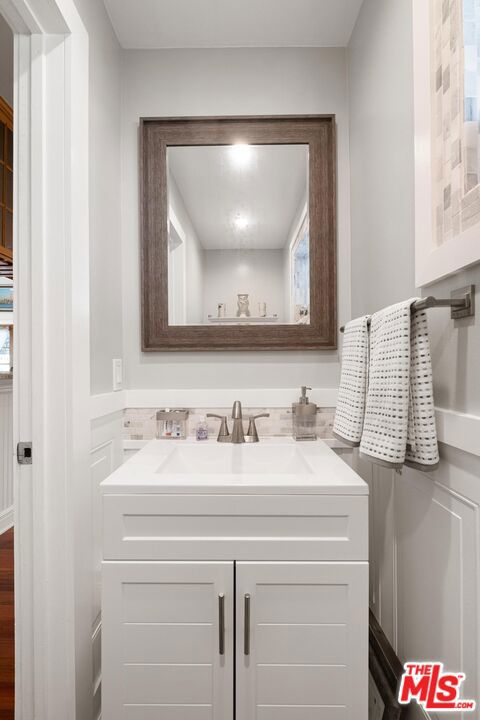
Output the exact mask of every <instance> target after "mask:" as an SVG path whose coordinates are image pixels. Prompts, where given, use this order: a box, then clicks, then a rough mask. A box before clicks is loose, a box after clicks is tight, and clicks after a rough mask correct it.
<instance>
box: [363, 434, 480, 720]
mask: <svg viewBox="0 0 480 720" xmlns="http://www.w3.org/2000/svg"><path fill="white" fill-rule="evenodd" d="M354 467H355V469H356V470H357V472H359V474H360V475H361V476H362V477H363V478H364V479H365V480H366V481H367V482H368V484H369V487H370V493H371V494H370V572H371V577H370V602H371V607H372V610H373V611H374V613H375V615H376V617H377V618H378V620H379V622H380V623H381V624H382V627H383V629H384V631H385V633H386V634H387V636H388V638H389V640H390V642H391V643H392V645H393V647H394V648H395V650H396V652H397V654H398V655H399V657H400V659H401V660H402V661H406V660H441V661H442V662H444V663H445V664H446V665H447V667H448V669H450V670H452V671H461V672H465V673H466V675H467V679H466V680H465V683H464V685H463V687H462V693H463V696H464V697H468V698H475V699H477V701H478V698H479V696H480V695H479V693H480V616H479V613H478V607H479V601H480V598H479V588H480V540H479V538H480V533H479V530H480V515H479V506H480V460H479V458H478V457H476V456H475V455H473V454H469V453H465V452H462V451H460V450H458V449H454V448H452V447H446V446H444V445H441V462H440V466H439V468H438V470H436V471H435V472H433V473H424V472H419V471H418V470H412V469H410V468H404V469H403V470H402V472H401V473H396V472H394V471H391V470H386V469H384V468H381V467H379V466H376V465H372V464H370V463H368V462H364V461H362V460H359V458H358V456H357V452H356V451H355V452H354ZM468 716H469V714H468V713H464V714H461V713H459V714H458V718H459V719H460V718H462V719H463V720H468ZM424 717H426V715H425V714H424V713H423V711H421V709H420V708H419V707H418V706H416V705H415V704H413V706H412V707H411V708H410V709H409V714H408V718H409V720H410V719H411V720H413V719H415V720H416V719H417V718H424ZM432 717H434V716H432ZM456 717H457V715H456Z"/></svg>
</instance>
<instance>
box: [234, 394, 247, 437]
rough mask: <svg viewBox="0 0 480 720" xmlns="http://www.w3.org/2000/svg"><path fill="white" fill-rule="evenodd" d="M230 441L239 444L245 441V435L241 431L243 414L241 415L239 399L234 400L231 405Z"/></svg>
mask: <svg viewBox="0 0 480 720" xmlns="http://www.w3.org/2000/svg"><path fill="white" fill-rule="evenodd" d="M232 420H233V430H232V443H234V444H236V445H237V444H239V443H244V442H245V435H244V432H243V416H242V403H241V402H240V400H235V402H234V403H233V407H232Z"/></svg>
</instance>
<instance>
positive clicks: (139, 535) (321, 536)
mask: <svg viewBox="0 0 480 720" xmlns="http://www.w3.org/2000/svg"><path fill="white" fill-rule="evenodd" d="M103 502H104V558H105V559H106V560H142V559H143V560H161V559H171V560H196V559H213V560H231V559H243V560H249V559H256V558H258V557H263V558H265V559H271V560H357V561H359V560H367V556H368V516H367V513H368V498H367V497H366V496H345V495H343V496H336V495H307V496H306V495H288V496H287V495H283V496H282V495H251V496H246V495H208V496H206V495H106V496H104V498H103Z"/></svg>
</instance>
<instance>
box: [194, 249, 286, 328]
mask: <svg viewBox="0 0 480 720" xmlns="http://www.w3.org/2000/svg"><path fill="white" fill-rule="evenodd" d="M204 259H205V282H204V292H203V298H204V305H203V308H204V315H205V318H204V319H205V322H207V321H208V320H207V316H208V315H209V314H210V315H213V316H214V317H215V316H216V315H217V305H218V303H219V302H226V303H227V315H228V316H229V317H232V316H234V315H235V314H236V312H237V294H238V293H248V294H249V296H250V297H249V300H250V313H251V315H252V316H258V303H259V302H266V303H267V315H273V314H274V313H277V315H278V321H279V322H284V304H285V302H284V300H285V293H288V286H287V287H285V284H284V268H283V264H284V263H283V250H205V251H204Z"/></svg>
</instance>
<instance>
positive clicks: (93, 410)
mask: <svg viewBox="0 0 480 720" xmlns="http://www.w3.org/2000/svg"><path fill="white" fill-rule="evenodd" d="M127 407H128V404H127V393H126V391H125V390H120V391H119V392H109V393H102V394H100V395H91V396H90V419H91V420H97V419H98V418H101V417H105V416H107V415H113V414H114V413H117V412H122V411H123V410H125V409H126V408H127Z"/></svg>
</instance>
